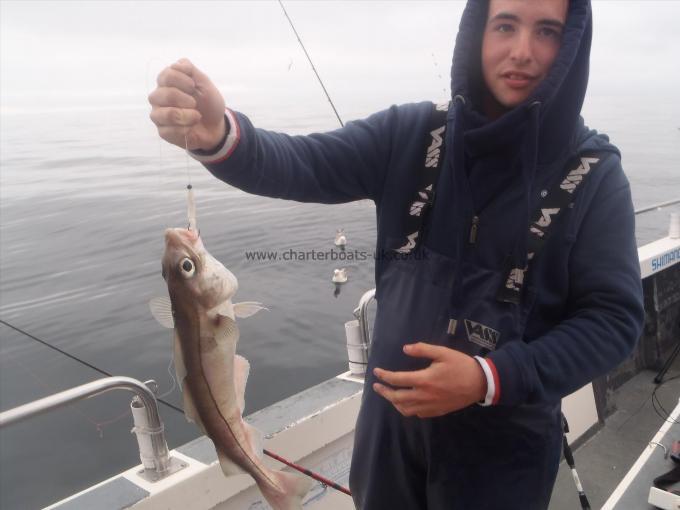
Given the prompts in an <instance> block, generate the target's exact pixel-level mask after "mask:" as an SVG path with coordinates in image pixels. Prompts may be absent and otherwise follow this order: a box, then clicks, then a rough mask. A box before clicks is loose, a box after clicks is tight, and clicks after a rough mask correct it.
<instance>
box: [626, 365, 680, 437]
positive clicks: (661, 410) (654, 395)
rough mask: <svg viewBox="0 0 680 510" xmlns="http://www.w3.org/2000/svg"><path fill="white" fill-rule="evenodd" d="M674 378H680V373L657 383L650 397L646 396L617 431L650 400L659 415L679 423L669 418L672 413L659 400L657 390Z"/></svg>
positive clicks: (671, 421) (666, 419) (665, 419)
mask: <svg viewBox="0 0 680 510" xmlns="http://www.w3.org/2000/svg"><path fill="white" fill-rule="evenodd" d="M674 379H680V375H676V376H673V377H670V378H668V379H666V380H665V381H663V382H661V383H659V384H657V385H656V386H655V388H654V390H652V393H651V395H650V396H649V397H648V398H646V399H645V400H643V401H642V403H641V404H640V405H639V406H638V408H637V409H636V410H635V411H633V413H632V414H631V415H630V416H629V417H628V418H626V419H625V420H624V421H623V423H622V424H621V425H619V426H618V427H617V429H616V431H617V432H619V431H620V430H621V429H622V428H623V427H624V426H625V425H626V424H627V423H628V422H629V421H630V420H631V419H632V418H634V417H635V416H636V415H637V414H638V413H639V412H640V411H641V410H642V408H643V407H644V406H645V405H646V404H647V402H648V401H649V400H651V401H652V409H654V412H655V413H656V415H657V416H659V417H660V418H662V419H663V420H664V421H667V422H670V423H678V422H677V421H676V420H672V419H671V420H669V418H670V415H671V414H670V413H669V412H668V411H667V410H666V409H665V408H664V406H663V405H662V404H661V400H659V397H658V395H657V391H658V390H659V388H660V387H661V386H663V385H664V384H666V383H667V382H669V381H673V380H674ZM657 406H658V407H657ZM663 413H665V414H663Z"/></svg>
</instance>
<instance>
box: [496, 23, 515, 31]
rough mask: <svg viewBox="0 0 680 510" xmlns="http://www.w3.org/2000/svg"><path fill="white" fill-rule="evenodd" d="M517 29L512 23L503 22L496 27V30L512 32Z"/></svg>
mask: <svg viewBox="0 0 680 510" xmlns="http://www.w3.org/2000/svg"><path fill="white" fill-rule="evenodd" d="M514 30H515V27H513V26H512V25H511V24H510V23H501V24H500V25H498V26H497V27H496V32H501V33H505V32H512V31H514Z"/></svg>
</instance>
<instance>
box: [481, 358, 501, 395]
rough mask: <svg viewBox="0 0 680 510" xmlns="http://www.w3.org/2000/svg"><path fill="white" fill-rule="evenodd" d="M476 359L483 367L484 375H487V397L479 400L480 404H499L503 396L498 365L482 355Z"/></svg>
mask: <svg viewBox="0 0 680 510" xmlns="http://www.w3.org/2000/svg"><path fill="white" fill-rule="evenodd" d="M475 359H476V360H477V362H478V363H479V365H480V366H481V367H482V370H483V371H484V375H485V376H486V388H487V390H486V397H485V398H484V401H482V402H478V404H479V405H480V406H491V405H495V404H498V400H499V399H500V396H501V385H500V380H499V379H498V371H497V370H496V365H494V363H493V361H491V360H490V359H486V358H482V357H481V356H475Z"/></svg>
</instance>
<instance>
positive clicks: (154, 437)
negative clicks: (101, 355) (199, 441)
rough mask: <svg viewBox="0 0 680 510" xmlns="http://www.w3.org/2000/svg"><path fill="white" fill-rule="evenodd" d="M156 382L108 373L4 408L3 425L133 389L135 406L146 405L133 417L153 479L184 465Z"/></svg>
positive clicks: (0, 421) (146, 467)
mask: <svg viewBox="0 0 680 510" xmlns="http://www.w3.org/2000/svg"><path fill="white" fill-rule="evenodd" d="M155 385H156V382H155V381H152V380H150V381H146V382H145V383H142V382H141V381H138V380H137V379H133V378H131V377H121V376H117V377H105V378H103V379H98V380H96V381H92V382H89V383H86V384H82V385H80V386H76V387H75V388H70V389H68V390H64V391H62V392H59V393H55V394H54V395H50V396H47V397H44V398H41V399H39V400H35V401H33V402H29V403H27V404H24V405H21V406H18V407H15V408H13V409H10V410H8V411H4V412H2V413H0V428H3V427H6V426H9V425H13V424H16V423H19V422H21V421H24V420H26V419H28V418H32V417H34V416H37V415H39V414H43V413H46V412H48V411H53V410H55V409H58V408H60V407H64V406H67V405H69V404H73V403H75V402H78V401H80V400H84V399H86V398H90V397H94V396H96V395H101V394H102V393H106V392H108V391H111V390H118V389H122V390H128V391H131V392H133V393H134V394H135V398H134V399H133V401H132V404H131V406H132V407H133V409H140V408H141V407H143V408H144V413H141V414H142V416H141V417H140V416H139V413H135V412H133V417H134V419H135V432H136V433H137V437H138V439H139V446H140V456H142V457H144V458H143V460H144V461H145V462H144V473H145V475H146V476H145V478H147V479H148V480H149V481H157V480H160V479H161V478H164V477H166V476H168V475H169V474H171V473H173V472H175V471H177V469H181V467H182V466H181V465H178V463H176V462H173V461H172V459H171V458H170V455H169V453H168V444H167V442H166V441H165V434H164V430H163V422H162V421H161V418H160V415H159V413H158V403H157V401H156V396H155V395H154V394H153V391H151V389H150V386H155ZM144 446H148V447H147V448H145V447H144ZM144 450H148V456H145V455H143V454H144V453H145V452H144Z"/></svg>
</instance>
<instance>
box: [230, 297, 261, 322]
mask: <svg viewBox="0 0 680 510" xmlns="http://www.w3.org/2000/svg"><path fill="white" fill-rule="evenodd" d="M260 310H269V309H268V308H266V307H265V306H264V305H262V303H258V302H257V301H242V302H240V303H235V304H234V314H235V315H236V317H238V318H240V319H245V318H246V317H250V316H251V315H255V314H256V313H257V312H259V311H260Z"/></svg>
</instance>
